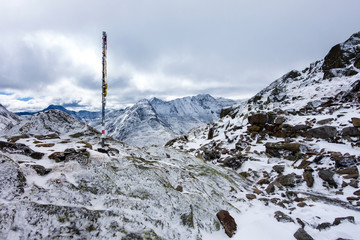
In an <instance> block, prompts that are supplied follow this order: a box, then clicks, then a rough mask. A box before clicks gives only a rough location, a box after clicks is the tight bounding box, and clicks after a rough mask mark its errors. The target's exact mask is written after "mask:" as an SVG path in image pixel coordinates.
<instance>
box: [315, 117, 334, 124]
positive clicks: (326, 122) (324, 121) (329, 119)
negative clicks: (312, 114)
mask: <svg viewBox="0 0 360 240" xmlns="http://www.w3.org/2000/svg"><path fill="white" fill-rule="evenodd" d="M332 121H334V119H333V118H326V119H323V120H320V121H318V122H317V124H320V125H325V124H328V123H330V122H332Z"/></svg>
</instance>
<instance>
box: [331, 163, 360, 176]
mask: <svg viewBox="0 0 360 240" xmlns="http://www.w3.org/2000/svg"><path fill="white" fill-rule="evenodd" d="M336 173H337V174H340V175H346V176H344V178H346V179H349V178H354V179H357V178H358V177H359V170H358V169H357V167H356V166H353V167H349V168H345V169H342V170H338V171H336Z"/></svg>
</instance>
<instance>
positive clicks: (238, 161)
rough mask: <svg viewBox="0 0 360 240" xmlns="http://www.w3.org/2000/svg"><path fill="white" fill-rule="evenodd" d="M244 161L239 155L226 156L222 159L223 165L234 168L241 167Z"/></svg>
mask: <svg viewBox="0 0 360 240" xmlns="http://www.w3.org/2000/svg"><path fill="white" fill-rule="evenodd" d="M244 161H245V160H244V159H242V158H241V157H227V158H226V159H225V160H224V165H225V166H227V167H230V168H232V169H234V170H236V169H238V168H240V167H241V165H242V164H243V162H244Z"/></svg>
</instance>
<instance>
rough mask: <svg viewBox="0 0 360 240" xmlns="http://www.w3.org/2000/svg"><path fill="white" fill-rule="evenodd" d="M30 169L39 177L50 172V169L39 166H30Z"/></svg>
mask: <svg viewBox="0 0 360 240" xmlns="http://www.w3.org/2000/svg"><path fill="white" fill-rule="evenodd" d="M30 167H31V168H32V169H34V170H35V171H36V173H37V174H39V175H40V176H45V175H46V174H49V173H50V172H51V169H50V168H45V167H44V166H41V165H30Z"/></svg>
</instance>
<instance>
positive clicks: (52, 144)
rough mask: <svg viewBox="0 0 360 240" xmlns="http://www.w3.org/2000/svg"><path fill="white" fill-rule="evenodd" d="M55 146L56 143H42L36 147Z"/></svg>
mask: <svg viewBox="0 0 360 240" xmlns="http://www.w3.org/2000/svg"><path fill="white" fill-rule="evenodd" d="M53 146H55V143H42V144H36V145H35V147H53Z"/></svg>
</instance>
